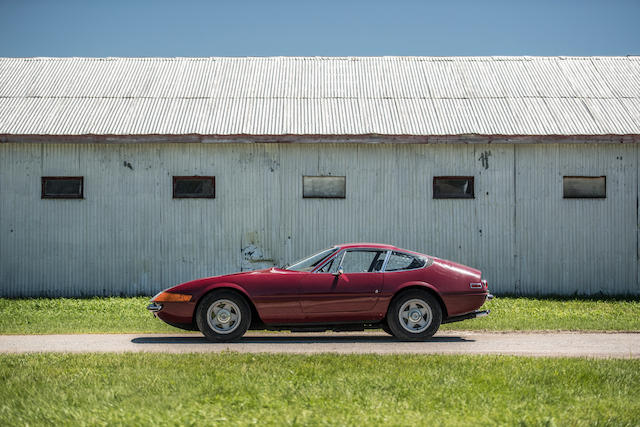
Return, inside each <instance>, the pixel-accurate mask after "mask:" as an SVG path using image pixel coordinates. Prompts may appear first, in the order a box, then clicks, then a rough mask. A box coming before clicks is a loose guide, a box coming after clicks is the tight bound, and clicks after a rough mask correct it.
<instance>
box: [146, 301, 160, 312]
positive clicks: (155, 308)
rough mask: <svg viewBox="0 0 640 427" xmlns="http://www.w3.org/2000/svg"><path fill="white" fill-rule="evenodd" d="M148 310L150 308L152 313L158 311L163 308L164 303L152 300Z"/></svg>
mask: <svg viewBox="0 0 640 427" xmlns="http://www.w3.org/2000/svg"><path fill="white" fill-rule="evenodd" d="M147 310H149V311H150V312H152V313H157V312H159V311H160V310H162V304H158V303H157V302H152V303H151V304H149V305H148V306H147Z"/></svg>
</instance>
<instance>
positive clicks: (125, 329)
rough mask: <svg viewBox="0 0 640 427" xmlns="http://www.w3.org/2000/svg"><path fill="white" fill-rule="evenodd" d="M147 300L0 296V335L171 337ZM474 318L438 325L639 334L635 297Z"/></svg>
mask: <svg viewBox="0 0 640 427" xmlns="http://www.w3.org/2000/svg"><path fill="white" fill-rule="evenodd" d="M148 301H149V298H148V297H126V298H125V297H106V298H86V299H74V298H33V299H7V298H0V334H67V333H173V332H178V331H181V330H179V329H176V328H173V327H171V326H168V325H166V324H165V323H164V322H162V321H160V320H159V319H155V318H154V317H153V316H152V315H151V314H150V313H149V312H148V311H147V310H146V308H145V307H146V305H147V304H148ZM483 308H488V309H490V310H491V314H490V315H489V316H487V317H484V318H480V319H472V320H466V321H463V322H458V323H452V324H447V325H442V327H441V329H442V330H469V331H628V332H639V331H640V299H638V298H635V299H634V298H602V299H596V298H549V297H547V298H524V297H497V298H495V299H494V300H492V301H488V302H487V303H486V304H485V305H484V307H483Z"/></svg>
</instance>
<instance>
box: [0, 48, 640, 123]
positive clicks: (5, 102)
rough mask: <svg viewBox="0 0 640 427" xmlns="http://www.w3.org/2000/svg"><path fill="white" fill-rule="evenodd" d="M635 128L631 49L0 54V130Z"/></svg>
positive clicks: (637, 64)
mask: <svg viewBox="0 0 640 427" xmlns="http://www.w3.org/2000/svg"><path fill="white" fill-rule="evenodd" d="M473 134H476V135H506V136H508V135H560V136H564V135H638V134H640V57H344V58H327V57H264V58H0V135H64V136H74V135H133V136H135V135H212V136H216V135H217V136H228V135H317V136H326V135H332V136H340V135H353V136H362V135H409V136H412V135H418V136H424V135H434V136H437V135H473Z"/></svg>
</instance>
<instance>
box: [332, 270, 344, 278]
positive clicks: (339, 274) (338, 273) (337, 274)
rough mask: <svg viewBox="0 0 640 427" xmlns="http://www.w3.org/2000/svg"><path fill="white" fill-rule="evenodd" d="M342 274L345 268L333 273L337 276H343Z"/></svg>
mask: <svg viewBox="0 0 640 427" xmlns="http://www.w3.org/2000/svg"><path fill="white" fill-rule="evenodd" d="M342 274H344V270H343V269H340V270H338V271H336V272H335V273H333V275H334V276H336V277H340V276H342Z"/></svg>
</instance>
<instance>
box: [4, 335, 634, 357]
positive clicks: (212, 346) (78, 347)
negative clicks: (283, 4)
mask: <svg viewBox="0 0 640 427" xmlns="http://www.w3.org/2000/svg"><path fill="white" fill-rule="evenodd" d="M225 351H231V352H239V353H293V354H316V353H337V354H366V353H373V354H502V355H517V356H544V357H592V358H640V333H611V332H607V333H582V332H498V333H494V332H471V331H440V332H438V333H437V334H436V335H435V336H434V337H433V338H432V339H431V340H429V341H426V342H400V341H397V340H396V339H394V338H393V337H391V336H389V335H386V334H384V333H381V332H351V333H272V332H249V333H247V335H245V336H244V337H243V338H242V339H241V340H240V341H238V342H234V343H210V342H208V341H206V340H205V339H204V338H203V337H202V336H201V335H198V334H73V335H0V353H42V352H56V353H94V352H97V353H122V352H154V353H219V352H225Z"/></svg>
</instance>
